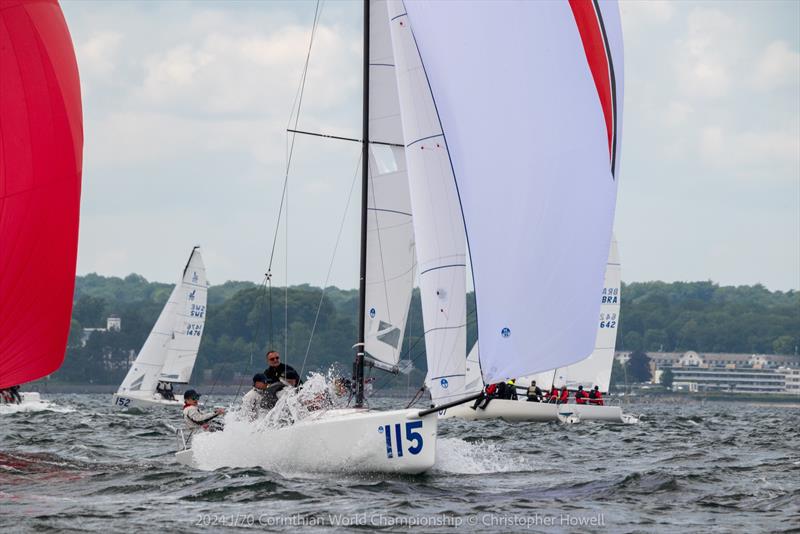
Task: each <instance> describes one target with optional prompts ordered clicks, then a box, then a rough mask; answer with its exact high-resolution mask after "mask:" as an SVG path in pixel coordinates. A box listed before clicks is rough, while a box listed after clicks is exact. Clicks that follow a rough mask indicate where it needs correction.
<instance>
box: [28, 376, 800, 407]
mask: <svg viewBox="0 0 800 534" xmlns="http://www.w3.org/2000/svg"><path fill="white" fill-rule="evenodd" d="M118 387H119V385H117V384H66V383H59V384H53V383H47V382H31V383H30V384H25V385H24V386H23V387H22V391H38V392H39V393H44V394H86V395H103V394H107V395H112V394H114V393H116V391H117V388H118ZM188 387H192V388H194V389H197V390H199V391H200V392H201V393H203V394H205V395H210V394H212V393H213V394H216V395H236V394H237V393H238V394H241V393H244V392H246V391H247V390H248V389H249V385H248V384H242V385H239V384H216V385H212V384H191V385H188V386H187V388H188ZM180 391H182V389H179V392H180ZM416 391H417V389H416V388H412V389H405V388H401V389H386V390H382V391H380V392H378V393H377V394H376V396H377V397H390V398H409V399H410V398H411V397H413V395H414V393H416ZM611 398H613V399H614V400H615V401H616V400H619V401H622V402H623V403H624V402H627V401H628V400H630V401H632V402H637V403H638V402H641V403H643V404H648V403H654V402H655V403H659V404H661V403H670V404H672V403H675V404H681V403H685V402H686V401H687V400H688V401H694V402H708V401H714V402H748V403H760V404H783V405H791V406H792V407H798V408H800V397H798V396H797V395H782V394H777V395H776V394H767V393H752V394H751V393H734V394H729V393H724V392H719V393H675V392H666V391H664V392H656V391H648V392H647V393H639V392H637V393H635V394H633V395H631V394H627V395H622V396H620V395H618V394H612V395H611Z"/></svg>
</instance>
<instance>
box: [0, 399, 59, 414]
mask: <svg viewBox="0 0 800 534" xmlns="http://www.w3.org/2000/svg"><path fill="white" fill-rule="evenodd" d="M44 411H50V412H58V413H72V412H74V411H75V409H74V408H68V407H66V406H59V405H58V404H56V403H54V402H50V401H35V402H24V401H23V402H22V404H0V415H7V414H14V413H25V412H44Z"/></svg>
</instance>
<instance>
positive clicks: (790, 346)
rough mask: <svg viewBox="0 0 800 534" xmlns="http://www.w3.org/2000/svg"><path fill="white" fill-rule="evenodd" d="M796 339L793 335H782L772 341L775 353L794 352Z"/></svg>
mask: <svg viewBox="0 0 800 534" xmlns="http://www.w3.org/2000/svg"><path fill="white" fill-rule="evenodd" d="M795 345H796V340H795V339H794V338H793V337H792V336H780V337H779V338H777V339H776V340H775V341H773V342H772V351H773V352H774V353H775V354H793V353H794V347H795Z"/></svg>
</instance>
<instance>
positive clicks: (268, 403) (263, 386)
mask: <svg viewBox="0 0 800 534" xmlns="http://www.w3.org/2000/svg"><path fill="white" fill-rule="evenodd" d="M284 387H286V385H285V384H284V383H283V382H277V381H276V382H274V383H272V384H270V383H269V382H268V379H267V377H266V375H264V374H263V373H257V374H256V375H254V376H253V389H251V390H250V391H248V392H247V393H245V395H244V397H243V398H242V415H243V416H244V417H245V418H247V419H248V420H250V421H255V420H256V419H259V418H260V417H261V416H262V415H265V414H266V413H267V412H269V411H270V410H271V409H272V408H274V407H275V404H276V403H277V402H278V392H279V391H280V390H282V389H283V388H284Z"/></svg>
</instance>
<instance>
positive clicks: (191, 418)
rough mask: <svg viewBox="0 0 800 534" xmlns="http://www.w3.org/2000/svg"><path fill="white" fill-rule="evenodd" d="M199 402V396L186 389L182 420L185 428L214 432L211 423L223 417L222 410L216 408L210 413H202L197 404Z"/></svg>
mask: <svg viewBox="0 0 800 534" xmlns="http://www.w3.org/2000/svg"><path fill="white" fill-rule="evenodd" d="M199 401H200V394H199V393H198V392H196V391H195V390H193V389H187V390H186V392H185V393H184V394H183V403H184V404H183V420H184V421H185V422H186V428H187V429H189V430H191V431H195V430H211V431H213V430H216V428H215V427H214V426H212V423H213V421H214V419H216V418H217V417H219V416H220V415H223V414H224V413H225V410H224V409H223V408H216V409H215V410H214V411H213V412H212V413H203V411H202V410H201V409H200V407H199V406H198V405H197V403H198V402H199Z"/></svg>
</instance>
